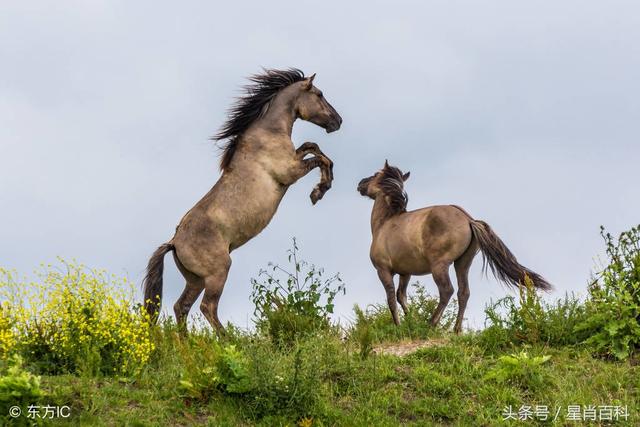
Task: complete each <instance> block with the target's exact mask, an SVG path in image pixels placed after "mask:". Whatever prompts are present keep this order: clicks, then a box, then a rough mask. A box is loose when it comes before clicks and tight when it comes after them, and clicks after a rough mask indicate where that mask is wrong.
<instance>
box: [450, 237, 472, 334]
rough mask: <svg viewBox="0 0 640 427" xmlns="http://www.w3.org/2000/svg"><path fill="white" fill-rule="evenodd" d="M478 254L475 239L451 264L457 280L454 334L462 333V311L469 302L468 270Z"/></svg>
mask: <svg viewBox="0 0 640 427" xmlns="http://www.w3.org/2000/svg"><path fill="white" fill-rule="evenodd" d="M477 252H478V244H477V243H476V242H475V239H474V240H472V241H471V244H470V245H469V248H467V250H466V251H465V252H464V253H463V254H462V256H461V257H460V258H458V259H457V260H456V261H455V263H454V264H453V265H454V267H455V270H456V278H457V280H458V317H457V318H456V325H455V327H454V328H453V331H454V332H455V333H456V334H459V333H460V332H462V320H463V319H464V311H465V309H466V308H467V301H469V295H470V293H471V292H470V291H469V269H470V268H471V263H472V262H473V258H474V257H475V256H476V253H477Z"/></svg>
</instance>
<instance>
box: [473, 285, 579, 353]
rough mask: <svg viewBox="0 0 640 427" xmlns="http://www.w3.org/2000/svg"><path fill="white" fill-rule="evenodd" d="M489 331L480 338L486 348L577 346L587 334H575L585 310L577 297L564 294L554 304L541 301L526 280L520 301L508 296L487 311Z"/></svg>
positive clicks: (494, 303)
mask: <svg viewBox="0 0 640 427" xmlns="http://www.w3.org/2000/svg"><path fill="white" fill-rule="evenodd" d="M485 315H486V320H485V323H486V328H485V329H484V330H482V332H480V334H479V336H478V340H479V343H480V344H481V345H482V346H483V347H484V348H487V349H501V348H504V347H507V346H512V345H519V344H546V345H551V346H563V345H574V344H578V343H580V342H582V341H583V340H584V339H585V337H586V335H585V334H580V333H577V332H576V331H575V329H576V327H577V325H578V324H579V323H580V322H582V321H583V320H584V319H585V315H586V314H585V308H584V305H583V304H582V303H581V302H580V300H579V299H578V298H576V297H575V296H573V295H569V294H567V295H565V297H564V298H563V299H558V300H556V301H555V303H547V302H545V301H543V300H542V299H541V298H540V295H539V294H538V293H537V291H536V289H535V287H534V286H533V283H531V280H530V279H529V278H528V277H527V278H526V279H525V286H523V287H520V288H519V295H518V298H517V299H516V298H514V297H513V296H506V297H504V298H501V299H499V300H498V301H496V302H492V303H490V304H489V306H488V307H486V308H485Z"/></svg>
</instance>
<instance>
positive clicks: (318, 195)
mask: <svg viewBox="0 0 640 427" xmlns="http://www.w3.org/2000/svg"><path fill="white" fill-rule="evenodd" d="M322 196H324V193H323V192H322V191H321V190H320V189H319V188H314V189H313V191H312V192H311V195H309V197H310V198H311V203H312V204H314V205H315V204H316V203H318V200H320V199H322Z"/></svg>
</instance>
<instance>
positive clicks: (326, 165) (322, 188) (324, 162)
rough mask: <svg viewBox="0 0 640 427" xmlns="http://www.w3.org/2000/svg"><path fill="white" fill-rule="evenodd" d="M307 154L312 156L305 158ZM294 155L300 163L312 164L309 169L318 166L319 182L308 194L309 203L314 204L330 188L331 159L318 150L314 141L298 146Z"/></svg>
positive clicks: (331, 177)
mask: <svg viewBox="0 0 640 427" xmlns="http://www.w3.org/2000/svg"><path fill="white" fill-rule="evenodd" d="M308 154H313V155H314V157H311V158H308V159H305V158H304V157H305V156H306V155H308ZM296 157H297V159H298V160H300V161H301V162H302V163H304V164H306V165H308V166H312V167H310V169H309V171H310V170H311V169H314V168H316V167H319V168H320V182H319V183H318V184H317V185H316V186H315V187H314V188H313V191H312V192H311V194H310V196H309V197H311V203H313V204H314V205H315V204H316V203H317V202H318V200H320V199H322V197H323V196H324V194H325V193H326V192H327V191H328V190H329V189H330V188H331V183H332V182H333V161H331V159H330V158H328V157H327V156H326V155H325V154H324V153H323V152H322V150H320V147H318V144H316V143H314V142H305V143H304V144H302V145H301V146H300V147H298V149H297V150H296ZM307 162H308V163H307ZM307 172H308V171H307Z"/></svg>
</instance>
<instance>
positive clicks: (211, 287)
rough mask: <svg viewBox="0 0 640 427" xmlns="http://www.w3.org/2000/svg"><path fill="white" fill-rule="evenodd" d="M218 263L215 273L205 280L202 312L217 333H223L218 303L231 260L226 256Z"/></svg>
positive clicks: (219, 259) (201, 305)
mask: <svg viewBox="0 0 640 427" xmlns="http://www.w3.org/2000/svg"><path fill="white" fill-rule="evenodd" d="M217 261H218V262H217V263H216V264H217V265H216V267H217V268H216V269H215V272H214V273H212V274H210V275H208V276H206V277H205V278H204V296H203V297H202V303H201V304H200V310H201V311H202V314H204V317H205V318H206V319H207V320H208V321H209V323H210V324H211V326H212V327H213V328H215V329H216V332H218V333H223V332H224V327H223V326H222V323H221V322H220V319H218V303H219V302H220V296H221V295H222V290H223V289H224V284H225V282H226V281H227V275H228V273H229V268H230V267H231V258H230V257H229V255H228V254H226V257H219V258H218V259H217Z"/></svg>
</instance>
